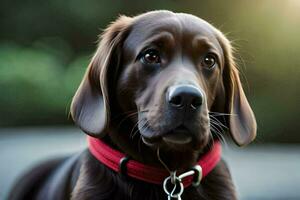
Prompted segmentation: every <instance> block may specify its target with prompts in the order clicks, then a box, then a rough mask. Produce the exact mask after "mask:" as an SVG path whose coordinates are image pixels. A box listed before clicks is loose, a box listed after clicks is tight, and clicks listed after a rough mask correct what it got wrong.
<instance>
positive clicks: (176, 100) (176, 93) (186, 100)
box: [167, 85, 203, 110]
mask: <svg viewBox="0 0 300 200" xmlns="http://www.w3.org/2000/svg"><path fill="white" fill-rule="evenodd" d="M167 99H168V102H169V105H171V106H172V107H174V108H177V109H182V108H186V109H192V110H196V109H198V108H199V107H200V106H201V105H202V101H203V94H202V92H201V91H200V89H198V88H197V87H195V86H193V85H177V86H171V87H170V88H169V92H168V97H167Z"/></svg>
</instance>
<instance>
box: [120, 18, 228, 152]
mask: <svg viewBox="0 0 300 200" xmlns="http://www.w3.org/2000/svg"><path fill="white" fill-rule="evenodd" d="M158 18H159V20H157V19H158ZM213 34H214V30H213V29H212V28H211V26H210V25H209V24H208V23H206V22H205V21H203V20H200V19H199V18H196V17H194V16H191V15H186V14H176V15H171V16H163V17H159V16H157V15H150V16H143V17H140V19H138V20H137V22H136V24H135V25H134V26H133V27H132V29H131V32H130V33H129V35H128V37H127V38H126V40H125V41H124V45H123V49H122V51H123V62H122V66H121V67H122V71H121V74H120V76H119V79H118V88H117V94H118V100H119V104H120V105H121V106H122V108H123V110H124V111H125V112H128V111H130V110H135V109H137V111H138V122H137V123H138V128H139V132H140V134H141V135H142V138H143V141H144V142H145V143H146V144H147V145H157V144H159V145H167V146H169V147H172V146H173V147H174V148H178V145H180V146H181V147H180V148H194V149H199V148H202V147H204V146H206V145H207V142H208V139H209V135H210V121H209V114H208V111H209V110H210V108H211V106H212V104H213V103H214V99H215V97H216V95H217V90H218V89H219V88H220V87H223V86H222V70H223V69H222V68H223V65H224V59H223V58H224V55H223V52H222V48H221V46H220V44H219V42H218V40H217V38H216V37H215V36H214V35H213Z"/></svg>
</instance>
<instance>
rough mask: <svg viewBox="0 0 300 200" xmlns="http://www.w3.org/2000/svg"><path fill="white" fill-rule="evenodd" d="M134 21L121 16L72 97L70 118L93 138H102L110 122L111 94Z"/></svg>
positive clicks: (105, 34) (104, 37)
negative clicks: (123, 46) (123, 45)
mask: <svg viewBox="0 0 300 200" xmlns="http://www.w3.org/2000/svg"><path fill="white" fill-rule="evenodd" d="M131 22H132V18H130V17H126V16H121V17H119V18H118V19H117V20H116V21H115V22H113V23H112V24H111V25H110V26H109V27H108V28H107V29H106V30H105V31H104V33H103V34H102V35H101V38H100V39H101V41H100V43H99V47H98V49H97V51H96V53H95V55H94V56H93V58H92V60H91V62H90V64H89V66H88V68H87V71H86V73H85V75H84V77H83V79H82V82H81V84H80V86H79V88H78V90H77V92H76V94H75V96H74V97H73V101H72V104H71V116H72V118H73V120H74V122H75V124H76V125H77V126H79V127H80V128H81V129H82V130H83V131H84V132H85V133H87V134H88V135H91V136H93V137H99V138H100V137H103V136H105V134H106V133H107V129H108V127H109V122H110V106H109V105H110V103H109V100H110V99H111V97H110V93H111V92H110V90H111V88H112V84H113V82H114V81H115V77H116V73H117V72H118V68H119V65H120V63H121V52H122V50H121V49H122V43H123V41H124V40H125V37H126V35H127V34H128V32H129V27H130V25H131Z"/></svg>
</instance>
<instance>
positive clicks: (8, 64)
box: [0, 0, 300, 199]
mask: <svg viewBox="0 0 300 200" xmlns="http://www.w3.org/2000/svg"><path fill="white" fill-rule="evenodd" d="M155 9H168V10H172V11H175V12H187V13H191V14H194V15H197V16H199V17H201V18H203V19H205V20H207V21H208V22H210V23H212V24H213V25H215V26H216V27H217V28H219V29H220V30H221V31H223V32H224V33H225V34H226V35H227V37H228V38H229V39H230V40H231V41H232V42H233V45H234V46H235V47H236V48H237V54H236V57H237V60H238V62H239V66H240V69H241V71H242V75H243V77H242V79H243V83H244V88H245V92H246V93H247V96H248V99H249V101H250V104H251V105H252V108H253V110H254V113H255V114H256V117H257V122H258V136H257V139H256V141H255V143H254V144H253V145H251V146H249V147H247V148H246V149H238V148H236V147H234V146H232V145H231V144H230V143H229V144H228V145H227V148H226V149H225V158H227V159H228V160H229V161H230V163H233V165H232V171H233V176H234V179H235V181H236V182H237V185H238V186H239V188H240V192H239V193H240V196H241V198H242V199H300V194H298V193H299V189H300V188H299V185H300V172H298V170H299V169H300V164H299V162H300V161H299V158H298V156H299V155H300V146H299V144H300V134H299V130H300V123H299V120H300V117H299V113H300V106H299V103H300V86H299V85H300V12H299V10H300V1H299V0H286V1H280V0H252V1H238V0H227V1H222V0H219V1H217V0H207V1H198V0H187V1H183V0H164V1H157V0H151V1H140V0H115V1H111V0H110V1H109V0H101V1H99V0H86V1H79V0H65V1H59V0H48V1H38V0H24V1H11V0H1V2H0V94H1V95H0V160H2V161H3V163H2V161H1V166H0V171H1V172H0V199H2V198H4V197H5V195H6V193H7V190H8V189H9V186H10V185H11V183H12V182H13V178H15V177H16V176H17V175H19V174H20V173H21V172H22V170H24V169H25V168H26V167H27V166H30V165H31V164H32V163H33V161H34V162H37V161H38V160H40V159H42V158H45V157H47V156H55V155H57V154H60V153H71V152H74V151H77V150H80V149H82V148H84V147H85V139H84V136H83V134H81V133H80V131H79V130H78V129H75V127H74V126H73V124H72V121H71V120H70V119H69V116H68V113H69V106H70V103H71V99H72V96H73V94H74V92H75V91H76V89H77V87H78V85H79V83H80V80H81V78H82V75H83V73H84V71H85V69H86V66H87V64H88V62H89V60H90V58H91V56H92V55H93V52H94V51H95V49H96V41H97V36H98V35H99V34H100V33H101V31H102V30H103V29H104V28H105V27H106V26H107V25H108V24H109V23H110V22H111V21H112V20H115V19H116V18H117V16H118V15H120V14H125V15H128V16H134V15H136V14H139V13H142V12H145V11H150V10H155ZM70 127H71V128H70ZM72 127H73V128H72ZM76 138H77V139H76ZM66 141H68V142H67V144H68V145H65V144H66ZM43 142H44V143H43ZM37 143H38V144H37ZM246 156H248V157H246ZM251 159H252V160H251ZM282 162H285V163H284V164H283V165H282ZM14 163H18V165H17V166H15V165H14ZM274 166H275V167H274ZM276 167H277V168H276ZM270 168H271V169H270ZM253 169H255V170H254V171H253ZM283 169H284V171H286V170H287V171H288V172H290V173H286V174H282V173H281V171H282V170H283ZM270 170H271V171H270ZM272 170H273V171H272ZM266 171H267V173H266ZM8 172H9V173H8ZM294 172H295V174H293V173H294ZM256 173H257V174H256ZM259 173H261V174H259ZM272 173H274V174H272ZM255 174H256V175H255ZM279 174H280V175H279ZM270 179H271V180H270ZM1 180H2V181H1ZM264 181H265V182H264ZM279 185H280V187H281V188H282V187H283V188H284V189H283V190H278V188H277V187H279ZM297 187H298V190H297ZM264 188H265V189H264ZM275 197H276V198H275ZM283 197H284V198H283Z"/></svg>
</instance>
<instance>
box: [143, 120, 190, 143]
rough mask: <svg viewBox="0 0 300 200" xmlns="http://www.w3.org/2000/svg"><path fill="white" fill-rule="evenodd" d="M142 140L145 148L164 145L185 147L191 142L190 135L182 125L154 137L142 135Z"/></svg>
mask: <svg viewBox="0 0 300 200" xmlns="http://www.w3.org/2000/svg"><path fill="white" fill-rule="evenodd" d="M142 140H143V142H144V143H145V144H146V145H147V146H157V145H161V144H162V143H165V144H166V145H187V144H189V143H191V142H192V134H191V133H190V131H189V130H188V128H187V127H185V126H184V125H180V126H178V127H176V128H174V129H172V130H171V131H168V132H166V133H163V134H161V135H159V136H155V137H146V136H143V135H142Z"/></svg>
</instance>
